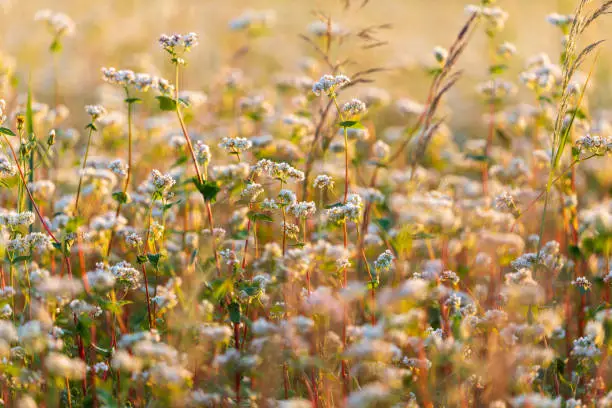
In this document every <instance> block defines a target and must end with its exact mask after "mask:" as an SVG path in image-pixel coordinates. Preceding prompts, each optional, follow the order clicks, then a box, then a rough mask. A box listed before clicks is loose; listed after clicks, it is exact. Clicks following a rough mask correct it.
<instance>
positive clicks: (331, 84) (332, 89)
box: [312, 75, 351, 96]
mask: <svg viewBox="0 0 612 408" xmlns="http://www.w3.org/2000/svg"><path fill="white" fill-rule="evenodd" d="M350 82H351V80H350V79H349V77H347V76H346V75H336V76H333V75H323V76H322V77H321V78H320V79H319V80H318V81H317V82H315V83H314V85H313V86H312V92H313V93H314V94H315V95H317V96H319V95H321V93H324V94H325V95H328V96H332V95H335V93H336V91H337V90H338V89H340V88H342V87H344V86H346V85H348V84H349V83H350Z"/></svg>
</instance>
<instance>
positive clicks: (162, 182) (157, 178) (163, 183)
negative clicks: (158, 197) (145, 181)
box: [151, 170, 176, 193]
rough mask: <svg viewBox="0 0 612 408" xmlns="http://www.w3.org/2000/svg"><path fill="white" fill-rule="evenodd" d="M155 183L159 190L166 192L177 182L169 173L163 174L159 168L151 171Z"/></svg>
mask: <svg viewBox="0 0 612 408" xmlns="http://www.w3.org/2000/svg"><path fill="white" fill-rule="evenodd" d="M151 177H152V182H153V185H154V186H155V189H156V191H157V192H160V193H165V192H167V191H168V190H170V189H171V188H172V186H173V185H174V184H175V183H176V181H175V180H174V178H172V176H171V175H169V174H162V173H161V172H160V171H159V170H153V171H151Z"/></svg>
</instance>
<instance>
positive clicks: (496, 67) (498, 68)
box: [489, 64, 508, 75]
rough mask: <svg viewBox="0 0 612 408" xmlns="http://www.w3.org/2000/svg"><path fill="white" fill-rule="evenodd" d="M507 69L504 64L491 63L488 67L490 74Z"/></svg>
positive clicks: (499, 72) (496, 73) (497, 73)
mask: <svg viewBox="0 0 612 408" xmlns="http://www.w3.org/2000/svg"><path fill="white" fill-rule="evenodd" d="M507 69H508V66H507V65H506V64H499V65H493V66H491V67H489V73H490V74H491V75H499V74H501V73H503V72H504V71H505V70H507Z"/></svg>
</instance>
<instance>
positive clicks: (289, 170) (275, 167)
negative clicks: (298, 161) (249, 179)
mask: <svg viewBox="0 0 612 408" xmlns="http://www.w3.org/2000/svg"><path fill="white" fill-rule="evenodd" d="M251 171H252V172H253V174H257V175H266V176H268V177H271V178H273V179H277V180H280V181H281V182H283V183H287V182H289V180H293V181H295V182H299V181H302V180H304V172H303V171H301V170H297V169H296V168H294V167H292V166H290V165H289V164H288V163H285V162H283V163H276V162H273V161H271V160H268V159H261V160H259V161H258V162H257V163H256V164H255V165H254V166H253V167H252V168H251Z"/></svg>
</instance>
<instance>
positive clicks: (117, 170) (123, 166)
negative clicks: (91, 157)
mask: <svg viewBox="0 0 612 408" xmlns="http://www.w3.org/2000/svg"><path fill="white" fill-rule="evenodd" d="M128 167H129V166H128V165H127V163H124V162H123V161H122V160H121V159H115V160H113V161H112V162H110V163H109V165H108V169H109V170H110V171H112V172H113V174H116V175H117V176H119V177H121V178H124V177H126V176H127V171H128Z"/></svg>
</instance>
